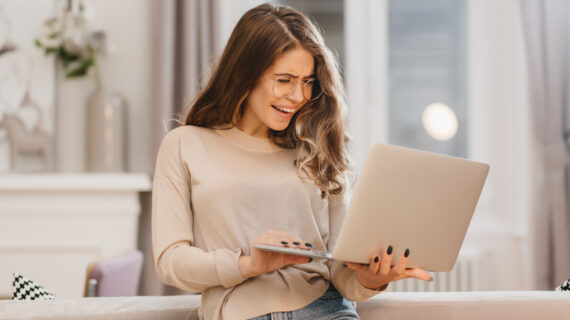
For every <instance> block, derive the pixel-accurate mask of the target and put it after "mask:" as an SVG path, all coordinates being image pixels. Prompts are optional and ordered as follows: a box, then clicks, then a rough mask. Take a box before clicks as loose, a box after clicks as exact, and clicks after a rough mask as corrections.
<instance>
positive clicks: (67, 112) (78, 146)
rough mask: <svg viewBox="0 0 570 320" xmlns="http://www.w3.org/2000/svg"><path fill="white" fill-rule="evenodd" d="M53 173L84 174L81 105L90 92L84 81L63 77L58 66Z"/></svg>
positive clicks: (82, 114)
mask: <svg viewBox="0 0 570 320" xmlns="http://www.w3.org/2000/svg"><path fill="white" fill-rule="evenodd" d="M56 74H57V76H56V77H57V89H56V103H57V105H56V116H55V122H56V128H55V137H56V141H55V159H56V161H55V163H56V170H57V171H58V172H63V173H79V172H83V171H85V152H84V150H85V129H84V125H85V103H86V101H87V97H88V96H89V92H90V91H91V90H92V89H91V87H92V85H91V80H90V79H88V78H85V77H84V78H71V79H69V78H65V71H64V70H63V67H62V66H61V64H59V65H58V67H57V68H56Z"/></svg>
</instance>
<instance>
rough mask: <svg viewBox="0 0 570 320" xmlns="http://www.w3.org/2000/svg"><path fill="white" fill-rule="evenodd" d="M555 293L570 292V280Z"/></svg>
mask: <svg viewBox="0 0 570 320" xmlns="http://www.w3.org/2000/svg"><path fill="white" fill-rule="evenodd" d="M554 290H555V291H570V279H568V280H566V281H564V282H563V283H562V284H561V285H559V286H558V287H556V289H554Z"/></svg>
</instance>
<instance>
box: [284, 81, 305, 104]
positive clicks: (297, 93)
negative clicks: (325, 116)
mask: <svg viewBox="0 0 570 320" xmlns="http://www.w3.org/2000/svg"><path fill="white" fill-rule="evenodd" d="M287 98H289V100H291V101H292V102H294V103H301V102H303V100H305V96H304V95H303V84H302V83H301V81H297V82H295V84H294V86H293V89H292V90H291V92H290V93H289V95H287Z"/></svg>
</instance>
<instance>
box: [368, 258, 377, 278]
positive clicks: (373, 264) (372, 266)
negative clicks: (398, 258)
mask: <svg viewBox="0 0 570 320" xmlns="http://www.w3.org/2000/svg"><path fill="white" fill-rule="evenodd" d="M379 270H380V257H379V256H374V257H373V258H372V259H370V264H369V265H368V271H370V273H372V274H377V273H378V271H379Z"/></svg>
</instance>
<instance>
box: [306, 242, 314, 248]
mask: <svg viewBox="0 0 570 320" xmlns="http://www.w3.org/2000/svg"><path fill="white" fill-rule="evenodd" d="M305 247H309V248H312V247H313V245H312V244H310V243H308V242H307V243H305Z"/></svg>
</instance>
